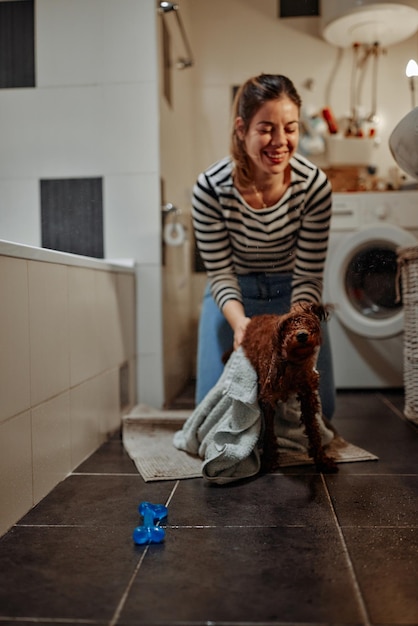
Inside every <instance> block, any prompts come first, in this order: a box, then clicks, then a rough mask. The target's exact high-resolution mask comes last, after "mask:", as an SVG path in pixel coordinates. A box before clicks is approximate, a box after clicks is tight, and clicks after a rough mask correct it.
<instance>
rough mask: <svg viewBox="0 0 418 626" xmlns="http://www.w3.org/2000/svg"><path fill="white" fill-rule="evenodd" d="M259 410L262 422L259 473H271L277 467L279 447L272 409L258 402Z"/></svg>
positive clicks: (265, 403)
mask: <svg viewBox="0 0 418 626" xmlns="http://www.w3.org/2000/svg"><path fill="white" fill-rule="evenodd" d="M260 408H261V414H262V416H263V420H264V434H263V453H262V457H261V471H262V472H273V471H274V470H277V469H278V467H279V445H278V443H277V437H276V433H275V431H274V413H275V412H274V407H273V406H272V405H271V404H270V403H269V402H263V401H260Z"/></svg>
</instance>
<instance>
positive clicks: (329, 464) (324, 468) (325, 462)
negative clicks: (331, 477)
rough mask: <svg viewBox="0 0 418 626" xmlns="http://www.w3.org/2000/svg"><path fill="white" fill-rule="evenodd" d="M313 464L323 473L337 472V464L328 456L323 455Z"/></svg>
mask: <svg viewBox="0 0 418 626" xmlns="http://www.w3.org/2000/svg"><path fill="white" fill-rule="evenodd" d="M315 465H316V468H317V470H318V471H319V472H322V473H323V474H336V473H337V472H338V465H337V463H336V462H335V460H334V459H333V458H332V457H330V456H324V457H323V458H321V459H320V460H318V461H317V462H316V463H315Z"/></svg>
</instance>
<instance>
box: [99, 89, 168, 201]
mask: <svg viewBox="0 0 418 626" xmlns="http://www.w3.org/2000/svg"><path fill="white" fill-rule="evenodd" d="M99 110H101V111H102V123H103V126H102V129H101V133H102V139H103V141H102V145H101V146H100V148H98V149H99V150H102V152H101V156H102V159H103V171H104V173H105V174H121V173H124V174H132V173H136V172H142V173H155V172H158V171H159V141H158V139H159V137H158V124H156V123H155V120H156V117H155V116H156V113H157V119H158V87H157V84H156V83H155V82H150V81H149V82H143V83H118V84H108V85H106V84H105V85H103V86H102V101H101V102H100V109H99ZM96 117H97V112H96ZM145 146H146V148H145ZM99 154H100V153H99ZM155 209H156V207H153V210H155Z"/></svg>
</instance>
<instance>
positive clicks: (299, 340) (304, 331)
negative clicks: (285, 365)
mask: <svg viewBox="0 0 418 626" xmlns="http://www.w3.org/2000/svg"><path fill="white" fill-rule="evenodd" d="M329 312H330V307H328V306H324V305H322V304H317V303H311V302H298V303H296V304H294V305H293V306H292V309H291V310H290V312H289V313H287V314H286V315H282V316H281V317H280V318H279V321H278V327H277V341H278V345H277V347H278V351H279V354H280V356H281V358H282V359H284V360H286V361H292V362H297V361H303V360H304V359H307V358H309V357H310V356H312V355H314V354H316V352H317V350H318V348H319V346H320V345H321V322H322V321H324V320H326V319H328V316H329Z"/></svg>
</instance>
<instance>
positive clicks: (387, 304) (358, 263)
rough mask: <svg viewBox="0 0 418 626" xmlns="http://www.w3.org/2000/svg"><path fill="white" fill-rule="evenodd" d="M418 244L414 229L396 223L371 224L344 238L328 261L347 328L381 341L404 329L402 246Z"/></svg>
mask: <svg viewBox="0 0 418 626" xmlns="http://www.w3.org/2000/svg"><path fill="white" fill-rule="evenodd" d="M416 244H417V240H416V238H415V237H414V236H413V235H412V234H411V233H409V232H407V231H405V230H403V229H401V228H398V227H396V226H394V225H390V224H374V225H372V226H368V227H366V228H364V229H361V230H358V231H356V232H354V233H352V234H349V235H347V236H346V237H344V238H343V239H342V240H341V241H340V242H339V245H338V246H336V247H335V249H334V250H333V251H332V252H333V254H332V258H329V259H328V267H327V276H326V278H325V280H326V283H327V288H328V289H327V290H328V297H329V299H330V300H331V301H332V302H333V303H334V304H335V315H337V316H338V319H339V320H340V322H341V323H342V324H343V325H344V326H345V327H346V328H348V329H349V330H351V331H353V332H354V333H356V334H357V335H361V336H363V337H369V338H378V339H383V338H386V337H393V336H395V335H398V334H399V333H401V332H402V331H403V309H402V302H401V301H399V300H398V299H397V293H398V291H397V249H398V248H399V247H403V246H413V245H416ZM399 293H400V289H399Z"/></svg>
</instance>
